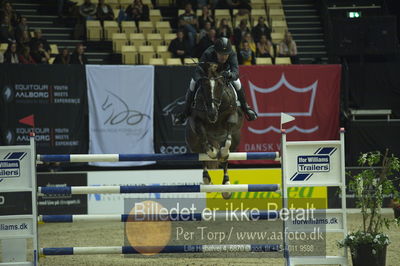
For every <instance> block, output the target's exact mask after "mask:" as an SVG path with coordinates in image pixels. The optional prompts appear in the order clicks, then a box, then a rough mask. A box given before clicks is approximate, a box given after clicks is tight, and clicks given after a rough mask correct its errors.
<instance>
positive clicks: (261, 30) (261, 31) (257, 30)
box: [251, 17, 272, 42]
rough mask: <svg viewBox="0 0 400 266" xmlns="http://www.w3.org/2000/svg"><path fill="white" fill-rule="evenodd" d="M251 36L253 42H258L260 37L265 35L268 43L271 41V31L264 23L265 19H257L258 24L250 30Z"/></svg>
mask: <svg viewBox="0 0 400 266" xmlns="http://www.w3.org/2000/svg"><path fill="white" fill-rule="evenodd" d="M251 34H252V35H253V38H254V41H255V42H259V41H260V38H261V35H265V36H266V37H267V39H268V40H269V41H272V39H271V29H270V28H269V27H268V26H267V24H266V23H265V18H264V17H259V18H258V23H257V25H256V26H255V27H253V29H252V30H251Z"/></svg>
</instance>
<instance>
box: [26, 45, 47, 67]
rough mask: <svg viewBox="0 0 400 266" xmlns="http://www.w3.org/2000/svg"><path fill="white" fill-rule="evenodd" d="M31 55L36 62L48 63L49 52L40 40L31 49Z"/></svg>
mask: <svg viewBox="0 0 400 266" xmlns="http://www.w3.org/2000/svg"><path fill="white" fill-rule="evenodd" d="M31 56H32V58H33V60H35V62H36V63H37V64H48V63H49V60H50V54H49V53H48V52H47V51H46V49H44V45H43V43H41V42H38V43H36V45H35V46H34V49H33V50H32V51H31Z"/></svg>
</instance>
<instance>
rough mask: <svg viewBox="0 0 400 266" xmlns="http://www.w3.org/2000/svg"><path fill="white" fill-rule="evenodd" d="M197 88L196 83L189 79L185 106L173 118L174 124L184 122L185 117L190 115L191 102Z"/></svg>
mask: <svg viewBox="0 0 400 266" xmlns="http://www.w3.org/2000/svg"><path fill="white" fill-rule="evenodd" d="M197 88H198V84H197V83H196V82H195V81H194V80H193V79H192V80H191V81H190V87H189V89H188V90H187V92H186V96H185V107H184V109H183V112H181V113H179V114H177V115H176V117H175V119H174V123H175V124H176V125H182V124H184V123H185V121H186V119H187V118H188V117H189V116H190V111H191V107H192V103H193V100H194V96H195V95H196V90H197Z"/></svg>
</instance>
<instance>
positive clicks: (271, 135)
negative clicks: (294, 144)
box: [238, 65, 341, 163]
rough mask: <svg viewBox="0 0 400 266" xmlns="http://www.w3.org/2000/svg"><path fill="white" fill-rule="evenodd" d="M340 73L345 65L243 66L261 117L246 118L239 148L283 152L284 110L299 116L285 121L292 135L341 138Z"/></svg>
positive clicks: (294, 138) (248, 95)
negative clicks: (281, 133) (281, 148)
mask: <svg viewBox="0 0 400 266" xmlns="http://www.w3.org/2000/svg"><path fill="white" fill-rule="evenodd" d="M340 76H341V66H340V65H289V66H241V67H240V80H241V82H242V86H243V87H244V89H245V90H246V98H247V101H248V103H249V104H250V105H251V106H252V107H254V108H255V110H256V112H257V113H258V115H259V117H258V119H257V120H256V121H252V122H248V121H245V123H244V125H243V129H242V137H241V142H240V145H239V148H238V151H245V152H267V151H268V152H272V151H280V142H281V140H280V128H281V126H280V117H281V112H283V113H287V114H289V115H291V116H293V117H295V120H294V121H291V122H289V123H287V124H284V125H283V128H284V129H286V132H287V139H288V140H291V141H305V140H333V139H338V138H339V102H340V99H339V97H340ZM238 163H274V162H271V161H263V162H260V161H258V162H254V161H253V162H238Z"/></svg>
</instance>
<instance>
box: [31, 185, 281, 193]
mask: <svg viewBox="0 0 400 266" xmlns="http://www.w3.org/2000/svg"><path fill="white" fill-rule="evenodd" d="M279 187H280V186H279V184H256V185H171V186H168V185H161V186H158V185H157V186H155V185H147V186H145V185H143V186H73V187H70V186H68V187H39V188H38V194H39V195H54V194H59V195H82V194H121V193H193V192H195V193H196V192H263V191H278V190H279Z"/></svg>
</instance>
